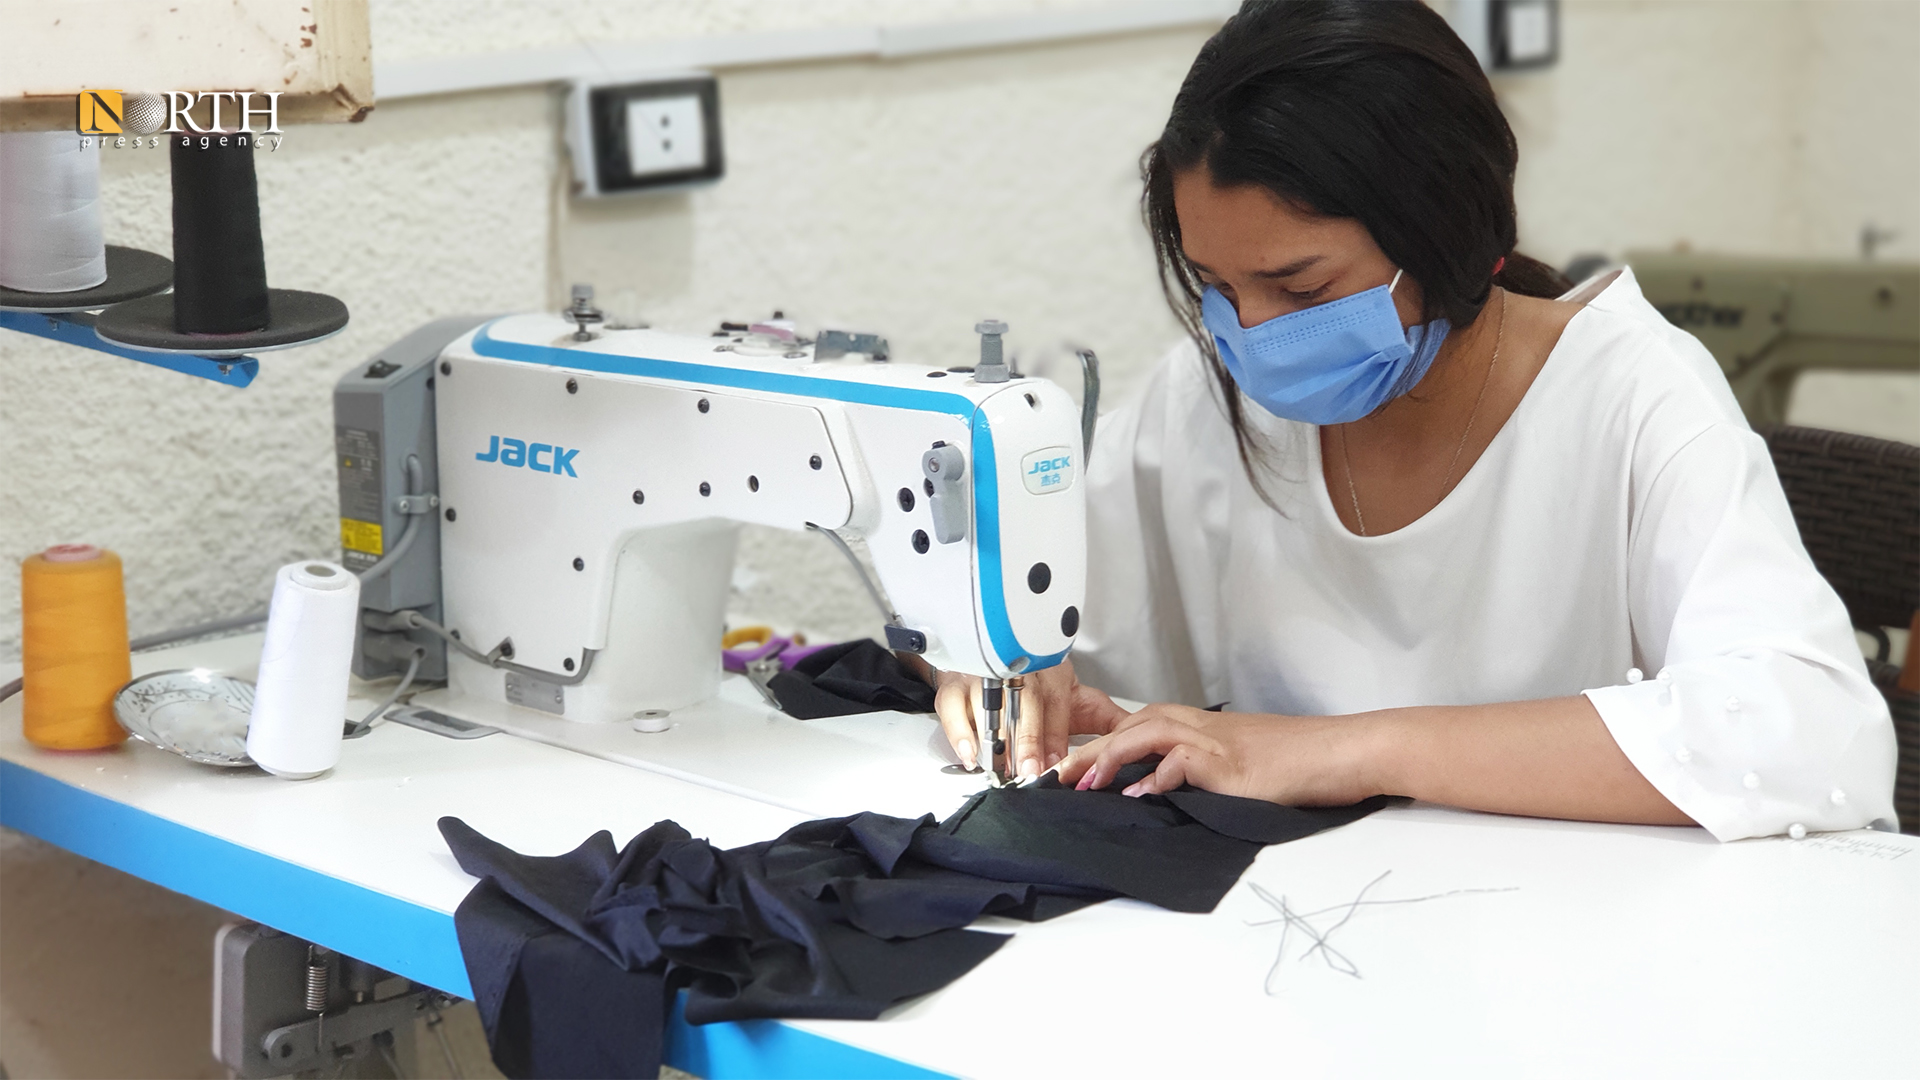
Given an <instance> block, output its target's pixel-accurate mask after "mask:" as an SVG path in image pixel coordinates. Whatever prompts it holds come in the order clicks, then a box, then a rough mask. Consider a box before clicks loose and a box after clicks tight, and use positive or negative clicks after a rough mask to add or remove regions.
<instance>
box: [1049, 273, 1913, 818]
mask: <svg viewBox="0 0 1920 1080" xmlns="http://www.w3.org/2000/svg"><path fill="white" fill-rule="evenodd" d="M1246 415H1247V416H1248V419H1249V422H1250V423H1252V424H1254V425H1255V426H1256V428H1257V429H1258V430H1260V431H1261V432H1263V433H1264V434H1265V435H1266V436H1267V438H1268V440H1269V442H1270V446H1271V451H1272V452H1271V454H1270V455H1269V463H1270V465H1271V469H1270V472H1269V473H1268V478H1267V483H1266V486H1267V489H1268V492H1269V494H1270V495H1272V496H1273V498H1274V501H1275V502H1276V503H1278V504H1279V509H1278V511H1276V510H1275V509H1274V508H1273V507H1270V506H1268V505H1267V504H1266V503H1265V502H1263V501H1262V500H1261V498H1260V496H1259V495H1258V493H1256V492H1255V491H1254V489H1253V487H1252V485H1251V484H1250V483H1249V481H1248V479H1247V477H1246V475H1245V473H1244V471H1243V470H1242V468H1241V464H1240V460H1239V458H1238V456H1237V453H1236V450H1235V447H1234V439H1233V434H1232V431H1231V429H1230V428H1229V427H1228V425H1227V421H1226V414H1225V411H1224V410H1223V409H1222V407H1221V405H1220V404H1219V401H1218V398H1217V397H1216V396H1215V391H1214V390H1213V388H1212V386H1211V384H1210V380H1209V378H1208V376H1207V373H1206V371H1205V369H1204V366H1203V365H1202V362H1201V360H1200V358H1199V355H1198V353H1197V351H1196V350H1195V349H1194V348H1193V347H1192V345H1191V344H1188V345H1185V346H1183V347H1181V348H1179V349H1176V350H1175V351H1174V352H1173V353H1172V354H1171V355H1169V356H1168V357H1167V358H1166V359H1165V360H1163V361H1162V362H1161V364H1160V365H1159V367H1158V368H1157V369H1156V370H1155V372H1154V373H1153V375H1152V377H1151V378H1150V380H1149V381H1148V382H1147V384H1146V385H1145V387H1144V388H1143V393H1142V394H1141V395H1140V396H1139V397H1138V398H1137V399H1135V400H1133V401H1132V402H1131V403H1129V404H1128V405H1126V406H1125V407H1123V408H1121V409H1119V410H1118V411H1116V412H1113V413H1111V414H1109V415H1107V416H1105V417H1102V418H1101V421H1100V426H1099V431H1098V433H1097V435H1096V436H1095V438H1094V446H1093V452H1092V454H1091V455H1090V456H1089V458H1088V461H1087V474H1086V477H1087V483H1088V484H1089V485H1090V486H1089V488H1088V492H1087V500H1088V523H1087V524H1088V534H1089V546H1090V551H1089V560H1090V561H1089V572H1088V583H1087V602H1086V618H1085V621H1084V622H1083V624H1082V629H1081V632H1080V636H1079V642H1078V644H1077V645H1076V647H1075V650H1074V663H1075V666H1076V668H1077V669H1078V671H1079V673H1080V677H1081V679H1082V680H1083V681H1085V682H1087V683H1088V684H1090V685H1094V686H1099V687H1101V688H1103V689H1106V690H1108V691H1110V692H1112V693H1115V694H1118V695H1122V696H1125V697H1131V698H1137V699H1142V700H1148V701H1177V702H1185V703H1187V704H1192V705H1210V704H1214V703H1216V702H1229V703H1230V707H1231V708H1232V709H1234V710H1236V711H1247V712H1278V713H1289V714H1294V715H1338V714H1343V713H1354V712H1364V711H1368V710H1372V709H1384V708H1393V707H1396V706H1410V705H1470V704H1486V703H1493V702H1505V701H1525V700H1533V699H1538V698H1552V697H1563V696H1568V695H1572V694H1578V693H1584V694H1586V696H1587V698H1588V700H1590V701H1591V702H1593V705H1594V707H1595V708H1596V709H1597V710H1598V711H1599V713H1600V716H1601V718H1602V719H1603V720H1604V721H1605V722H1606V725H1607V729H1608V731H1610V732H1611V733H1612V734H1613V737H1614V740H1615V741H1616V742H1618V743H1619V745H1620V748H1621V750H1623V751H1624V752H1625V753H1626V755H1627V757H1628V759H1630V760H1631V761H1632V762H1633V764H1634V765H1635V766H1636V767H1637V768H1638V769H1639V770H1640V772H1641V773H1642V774H1643V775H1645V776H1646V778H1647V779H1648V780H1649V781H1651V782H1652V784H1653V785H1654V786H1655V787H1656V788H1658V789H1659V790H1660V793H1661V794H1663V795H1665V796H1666V797H1667V798H1668V799H1670V800H1671V801H1672V802H1673V804H1674V805H1675V806H1678V807H1679V808H1680V809H1681V810H1682V811H1684V812H1685V813H1686V814H1688V815H1689V816H1691V817H1692V818H1693V819H1694V820H1695V821H1698V822H1699V823H1700V824H1701V825H1703V826H1705V827H1706V828H1707V830H1708V831H1710V832H1711V833H1713V835H1714V836H1716V837H1718V838H1719V839H1721V840H1734V839H1738V838H1741V837H1747V836H1762V835H1768V834H1773V833H1781V832H1788V831H1789V830H1792V829H1793V827H1794V826H1796V825H1797V826H1801V827H1803V828H1805V829H1807V830H1809V831H1819V830H1832V829H1852V828H1859V827H1861V826H1863V825H1868V824H1870V823H1876V822H1877V823H1879V827H1881V828H1887V827H1890V826H1891V825H1892V824H1893V823H1894V820H1895V819H1894V811H1893V797H1892V796H1893V776H1894V761H1895V753H1896V751H1895V743H1894V736H1893V725H1892V721H1891V719H1890V718H1889V715H1888V712H1887V705H1886V701H1885V699H1883V698H1882V697H1881V696H1880V694H1879V692H1878V691H1876V690H1875V689H1874V687H1873V684H1872V683H1871V682H1870V681H1869V680H1868V678H1867V673H1866V666H1865V664H1864V662H1863V661H1862V659H1861V656H1860V651H1859V647H1858V645H1857V644H1856V642H1855V638H1854V635H1853V630H1852V627H1851V626H1850V625H1849V622H1848V619H1847V614H1846V610H1845V608H1844V607H1842V605H1841V603H1840V599H1839V597H1838V596H1836V595H1835V593H1834V591H1833V589H1832V588H1831V587H1830V586H1829V585H1828V584H1827V583H1826V581H1825V580H1824V579H1823V578H1821V576H1820V574H1819V573H1818V572H1817V571H1816V570H1815V569H1814V567H1813V563H1812V562H1811V561H1810V560H1809V559H1808V557H1807V553H1806V549H1805V548H1804V547H1802V546H1801V543H1800V537H1799V531H1798V530H1797V529H1796V528H1795V526H1794V523H1793V515H1792V513H1791V511H1790V510H1789V509H1788V507H1787V502H1786V498H1785V496H1784V495H1783V494H1782V492H1781V489H1780V482H1779V479H1778V477H1776V475H1775V474H1774V470H1773V462H1772V459H1771V457H1770V456H1769V455H1768V452H1767V447H1766V444H1765V443H1764V442H1763V441H1762V440H1761V439H1760V438H1759V436H1757V435H1755V434H1753V432H1752V431H1750V430H1749V429H1748V427H1747V424H1746V421H1745V420H1744V419H1743V418H1742V416H1741V414H1740V411H1739V407H1738V406H1737V405H1736V404H1735V403H1734V399H1733V395H1732V394H1731V392H1730V391H1729V390H1728V388H1727V383H1726V379H1725V378H1724V377H1723V376H1722V375H1721V373H1720V369H1719V368H1718V367H1717V366H1716V365H1715V364H1714V361H1713V358H1712V357H1711V356H1710V355H1709V354H1708V353H1707V351H1706V349H1705V348H1703V347H1702V346H1701V345H1700V343H1699V342H1698V341H1697V340H1695V339H1694V338H1693V337H1692V336H1691V335H1689V334H1687V333H1685V332H1684V331H1681V330H1679V329H1677V328H1675V327H1673V326H1672V325H1670V324H1668V323H1667V321H1666V320H1665V319H1664V318H1662V317H1661V316H1660V314H1659V313H1658V312H1656V311H1655V310H1654V309H1653V307H1652V306H1651V305H1649V304H1648V303H1647V301H1646V299H1645V298H1644V297H1643V296H1642V295H1641V293H1640V288H1639V285H1638V284H1637V283H1636V282H1635V281H1634V278H1633V275H1632V272H1631V271H1627V272H1623V273H1622V274H1621V275H1620V276H1619V277H1618V278H1617V279H1616V280H1615V281H1614V282H1613V283H1612V284H1611V285H1610V286H1608V287H1607V288H1606V289H1605V290H1604V291H1603V292H1601V293H1600V295H1599V296H1597V297H1595V298H1594V299H1593V300H1592V301H1591V302H1590V303H1588V304H1587V305H1586V307H1585V308H1583V309H1582V310H1581V311H1580V312H1579V313H1578V314H1576V315H1575V316H1574V317H1573V320H1572V322H1570V323H1569V324H1568V325H1567V328H1566V331H1565V332H1564V333H1563V334H1562V335H1561V337H1560V341H1559V344H1558V345H1556V346H1555V347H1554V350H1553V352H1552V354H1551V355H1550V356H1549V357H1548V358H1547V362H1546V365H1545V366H1544V367H1543V368H1542V369H1541V371H1540V373H1539V375H1538V376H1537V377H1536V378H1535V380H1534V382H1533V385H1532V386H1531V387H1530V388H1529V389H1528V390H1527V392H1526V396H1525V397H1524V398H1523V399H1522V400H1521V402H1520V404H1519V406H1518V407H1517V408H1516V409H1515V410H1514V413H1513V415H1512V417H1511V418H1509V419H1508V420H1507V423H1506V425H1505V426H1504V427H1503V428H1501V430H1500V431H1499V433H1498V434H1497V435H1495V437H1494V439H1493V441H1492V443H1491V444H1490V445H1489V446H1488V447H1487V450H1486V452H1485V453H1484V454H1483V455H1482V456H1481V458H1480V460H1479V461H1477V462H1475V463H1474V466H1473V468H1472V470H1471V471H1469V472H1468V473H1467V475H1466V476H1465V477H1464V478H1463V479H1462V480H1461V481H1460V483H1459V485H1458V486H1456V487H1455V488H1454V490H1453V491H1452V492H1451V493H1449V494H1448V495H1447V497H1446V498H1445V499H1444V500H1443V501H1442V502H1441V503H1440V505H1439V506H1437V507H1435V508H1434V509H1433V510H1432V511H1430V512H1429V513H1427V514H1426V516H1424V517H1422V518H1420V519H1419V520H1417V521H1415V522H1413V523H1412V524H1411V525H1408V526H1407V527H1406V528H1403V529H1400V530H1398V531H1397V532H1393V533H1389V534H1387V535H1384V536H1365V537H1363V536H1357V535H1355V534H1353V533H1352V532H1350V531H1349V530H1348V529H1347V528H1346V526H1345V525H1343V524H1342V523H1341V522H1340V519H1339V517H1338V516H1336V515H1335V513H1334V509H1333V504H1332V503H1331V501H1330V500H1329V498H1328V493H1327V488H1326V482H1325V477H1324V474H1323V473H1322V471H1321V466H1320V440H1319V438H1318V431H1317V429H1316V428H1315V427H1313V426H1312V425H1309V424H1302V423H1296V422H1293V421H1287V420H1280V419H1277V418H1274V417H1272V416H1270V415H1268V414H1267V413H1265V412H1264V411H1263V410H1261V409H1260V408H1259V407H1258V406H1257V405H1253V404H1252V403H1251V402H1249V403H1247V409H1246ZM1630 669H1632V670H1630ZM1641 671H1644V672H1646V673H1647V675H1646V677H1645V678H1644V679H1642V678H1641V676H1640V674H1639V672H1641Z"/></svg>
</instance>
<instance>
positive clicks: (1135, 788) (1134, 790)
mask: <svg viewBox="0 0 1920 1080" xmlns="http://www.w3.org/2000/svg"><path fill="white" fill-rule="evenodd" d="M1145 783H1146V781H1145V780H1142V781H1140V782H1139V783H1136V784H1129V785H1128V786H1127V788H1126V790H1124V791H1122V792H1121V793H1120V794H1122V795H1125V796H1127V797H1128V798H1132V799H1137V798H1139V797H1140V796H1142V795H1144V794H1146V792H1144V791H1142V790H1140V788H1141V785H1143V784H1145Z"/></svg>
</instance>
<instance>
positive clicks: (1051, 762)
mask: <svg viewBox="0 0 1920 1080" xmlns="http://www.w3.org/2000/svg"><path fill="white" fill-rule="evenodd" d="M1065 757H1066V755H1065V754H1048V755H1047V768H1049V769H1051V768H1053V767H1054V766H1055V765H1058V764H1060V762H1061V760H1062V759H1063V758H1065Z"/></svg>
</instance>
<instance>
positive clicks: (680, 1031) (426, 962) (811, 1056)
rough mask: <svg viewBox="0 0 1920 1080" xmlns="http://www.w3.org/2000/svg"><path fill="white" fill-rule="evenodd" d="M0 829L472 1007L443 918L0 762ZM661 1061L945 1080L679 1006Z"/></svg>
mask: <svg viewBox="0 0 1920 1080" xmlns="http://www.w3.org/2000/svg"><path fill="white" fill-rule="evenodd" d="M0 825H5V826H7V827H8V828H11V829H17V830H19V831H20V832H23V833H26V834H28V835H30V836H35V837H38V838H39V839H41V840H44V841H46V842H47V843H49V844H52V845H54V846H56V847H60V848H65V849H66V850H68V851H71V852H73V853H74V854H76V855H80V856H82V857H84V858H87V859H91V860H93V861H94V862H97V863H101V864H103V865H106V866H111V867H113V868H114V869H116V870H119V871H122V872H124V873H128V874H131V875H133V876H134V877H137V878H140V879H142V880H144V881H149V882H152V883H153V884H155V885H158V886H160V887H161V888H164V889H168V890H171V891H173V892H177V893H180V894H181V895H183V896H189V897H192V898H193V899H195V900H199V901H201V902H203V903H206V904H211V905H213V906H214V907H217V908H220V909H222V910H225V911H230V912H232V913H233V914H235V915H238V916H240V917H242V918H245V919H251V920H253V921H255V922H259V923H263V924H265V925H267V926H271V927H273V928H274V929H276V930H279V931H281V932H283V933H287V934H292V935H294V936H296V937H300V938H304V939H306V940H308V941H312V942H316V943H318V944H320V945H324V946H326V947H327V948H329V949H334V950H337V951H339V952H342V953H345V954H347V955H348V956H353V957H356V958H358V959H361V960H365V961H366V962H368V963H370V964H374V965H376V966H378V967H381V968H384V969H386V970H388V971H391V972H393V973H395V974H397V975H403V976H405V977H407V978H409V979H412V980H413V981H415V982H418V983H424V984H426V985H428V986H431V987H434V988H435V989H438V990H444V991H446V992H447V993H449V994H455V995H458V996H460V997H463V998H471V997H472V996H473V987H472V984H471V983H469V982H468V980H467V970H466V965H465V963H464V962H463V961H462V960H461V958H460V942H459V939H458V938H457V937H456V936H455V934H454V929H453V916H452V915H449V914H446V913H444V912H440V911H435V910H433V909H431V908H426V907H421V906H420V905H418V904H413V903H409V902H407V901H405V900H401V899H399V898H397V897H393V896H388V895H387V894H385V893H381V892H377V891H375V890H373V889H368V888H365V887H364V886H360V885H355V884H352V883H350V882H346V881H342V880H340V879H338V878H332V877H328V876H327V875H325V874H322V873H320V872H319V871H316V870H310V869H308V868H306V867H304V866H298V865H296V864H294V863H290V862H287V861H285V860H283V859H277V858H275V857H273V856H271V855H267V854H263V853H261V852H258V851H254V850H253V849H251V848H247V847H242V846H241V845H239V844H235V843H232V842H231V841H227V840H222V839H220V838H218V837H215V836H210V835H208V834H206V833H203V832H199V831H196V830H194V829H192V828H189V827H187V826H185V825H181V824H179V823H177V822H172V821H168V820H167V819H165V818H162V817H159V816H157V815H155V814H151V813H148V812H147V811H145V810H141V809H139V808H137V807H133V806H129V805H127V804H126V803H122V802H117V801H115V800H113V799H110V798H108V797H106V796H104V795H97V794H94V793H93V792H90V791H87V790H84V789H82V788H78V787H75V786H73V785H71V784H68V783H65V782H64V781H61V780H56V779H54V778H53V777H51V776H48V775H46V774H44V773H40V772H36V771H34V770H33V769H31V768H28V767H27V766H24V765H21V764H19V763H18V762H14V761H5V760H0ZM208 947H209V948H211V947H212V946H211V944H209V946H208ZM665 1058H666V1062H667V1064H669V1065H672V1066H673V1067H674V1068H676V1069H683V1070H685V1071H687V1072H690V1073H693V1074H694V1075H695V1076H700V1077H706V1078H707V1080H728V1078H732V1077H761V1076H784V1077H806V1078H812V1077H821V1078H827V1077H846V1078H850V1080H868V1078H882V1077H913V1078H923V1077H926V1078H932V1077H945V1076H946V1075H947V1074H946V1073H940V1072H934V1071H932V1070H929V1069H924V1068H921V1067H920V1066H917V1065H911V1064H908V1063H907V1062H904V1061H899V1060H896V1059H894V1058H890V1057H886V1056H884V1055H881V1054H876V1053H874V1052H872V1051H870V1050H862V1049H860V1048H859V1047H855V1046H849V1045H847V1044H846V1043H841V1042H836V1041H834V1040H832V1039H829V1038H826V1037H824V1036H820V1035H815V1034H813V1033H811V1032H807V1031H802V1030H800V1029H799V1028H796V1027H792V1026H790V1025H787V1024H783V1023H780V1022H779V1021H777V1020H750V1021H743V1022H739V1023H725V1024H705V1025H693V1024H689V1023H687V1021H686V1017H685V1015H684V1014H683V1011H682V1006H681V1004H679V1003H676V1004H675V1005H674V1008H673V1012H672V1015H671V1016H670V1017H669V1018H668V1021H667V1030H666V1048H665Z"/></svg>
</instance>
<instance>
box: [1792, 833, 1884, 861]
mask: <svg viewBox="0 0 1920 1080" xmlns="http://www.w3.org/2000/svg"><path fill="white" fill-rule="evenodd" d="M1781 839H1785V838H1781ZM1785 842H1786V843H1789V844H1792V845H1794V846H1795V847H1809V848H1817V849H1819V850H1821V851H1832V852H1837V853H1838V854H1841V855H1852V856H1854V857H1855V858H1859V859H1872V860H1874V861H1876V862H1892V861H1893V860H1895V859H1898V858H1901V857H1902V856H1905V855H1910V854H1912V853H1913V848H1912V847H1911V846H1909V845H1907V844H1903V843H1900V842H1898V841H1892V840H1876V839H1874V838H1872V837H1867V836H1849V835H1846V834H1844V833H1824V834H1821V835H1816V836H1809V837H1806V838H1805V839H1802V840H1786V841H1785Z"/></svg>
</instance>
